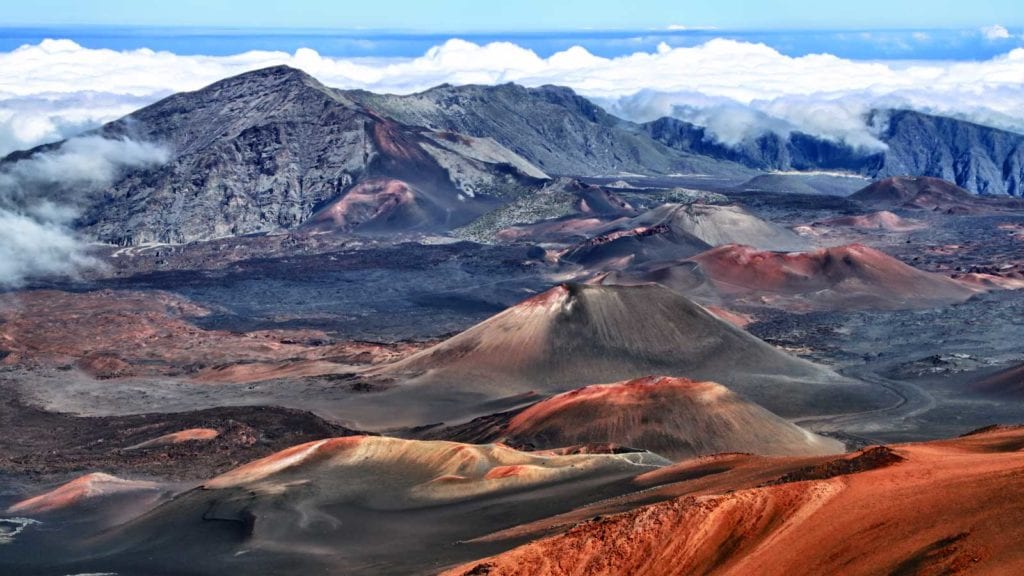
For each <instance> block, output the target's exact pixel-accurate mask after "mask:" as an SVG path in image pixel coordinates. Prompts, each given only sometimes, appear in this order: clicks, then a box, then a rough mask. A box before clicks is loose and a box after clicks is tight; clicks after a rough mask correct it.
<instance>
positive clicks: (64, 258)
mask: <svg viewBox="0 0 1024 576" xmlns="http://www.w3.org/2000/svg"><path fill="white" fill-rule="evenodd" d="M167 158H168V152H167V150H166V149H164V148H163V147H161V146H158V145H154V144H150V143H140V142H135V141H132V140H126V139H120V140H113V139H107V138H101V137H99V136H86V137H79V138H73V139H71V140H69V141H68V142H66V143H65V144H64V145H63V146H61V147H60V148H59V149H57V150H54V151H49V152H44V153H40V154H36V155H34V156H32V157H31V158H26V159H23V160H19V161H17V162H12V163H10V164H7V165H6V166H4V167H3V168H2V169H0V287H12V286H18V285H20V284H22V283H24V282H25V281H26V280H28V279H30V278H34V277H39V276H49V275H55V274H61V275H64V274H75V273H77V272H80V271H81V270H82V269H84V268H86V267H89V266H91V265H93V264H95V262H94V261H93V260H92V259H91V258H90V257H89V255H88V254H87V253H86V252H87V251H86V249H85V248H86V246H85V244H84V242H83V241H82V240H81V239H79V238H78V237H77V236H76V235H75V234H74V232H73V231H72V230H71V229H70V228H69V225H70V223H71V222H72V221H73V220H74V219H75V217H77V215H78V213H79V203H80V202H81V201H82V200H83V197H84V196H85V195H87V194H89V193H90V192H92V191H95V190H97V189H99V188H101V187H103V186H109V185H110V184H112V183H113V182H114V180H115V179H116V178H117V176H118V175H119V174H120V173H121V171H122V170H124V169H127V168H138V167H143V166H148V165H155V164H160V163H163V162H165V161H166V160H167Z"/></svg>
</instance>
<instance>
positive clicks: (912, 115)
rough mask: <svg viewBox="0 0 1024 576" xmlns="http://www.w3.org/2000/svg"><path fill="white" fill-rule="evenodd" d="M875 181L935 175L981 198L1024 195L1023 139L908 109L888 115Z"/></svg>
mask: <svg viewBox="0 0 1024 576" xmlns="http://www.w3.org/2000/svg"><path fill="white" fill-rule="evenodd" d="M881 139H882V141H883V142H885V143H886V144H887V145H888V146H889V150H888V151H887V152H886V153H885V157H884V162H883V164H882V165H881V166H880V167H879V169H878V171H877V172H875V173H874V174H872V176H877V177H884V176H900V175H914V176H934V177H937V178H942V179H943V180H949V181H951V182H955V183H956V184H957V185H958V186H961V187H963V188H966V189H968V190H970V191H971V192H976V193H979V194H992V195H1002V194H1009V195H1012V196H1021V195H1024V135H1021V134H1015V133H1013V132H1006V131H1003V130H997V129H995V128H990V127H988V126H981V125H978V124H972V123H970V122H964V121H962V120H957V119H955V118H945V117H942V116H930V115H927V114H921V113H918V112H912V111H909V110H900V111H893V112H889V113H888V122H887V127H886V128H885V130H884V131H883V132H882V134H881Z"/></svg>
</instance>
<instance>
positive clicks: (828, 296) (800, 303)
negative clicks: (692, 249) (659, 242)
mask: <svg viewBox="0 0 1024 576" xmlns="http://www.w3.org/2000/svg"><path fill="white" fill-rule="evenodd" d="M691 260H693V261H696V262H698V263H699V264H700V267H701V270H702V271H703V272H704V274H705V275H706V276H707V277H709V278H710V279H711V281H712V283H713V284H714V286H715V287H716V289H717V290H718V291H719V292H720V293H722V294H726V295H731V296H733V297H742V298H747V299H752V298H759V297H760V298H764V299H766V301H768V302H771V301H772V300H775V301H777V302H779V301H781V304H784V305H785V306H786V307H796V308H799V307H807V308H825V309H834V308H844V309H851V308H854V309H856V308H880V309H900V308H919V307H932V306H938V305H943V304H949V303H952V302H960V301H963V300H966V299H967V298H970V297H971V296H972V295H974V294H975V293H976V290H974V289H972V288H970V287H968V286H966V285H964V284H962V283H960V282H957V281H956V280H953V279H951V278H949V277H946V276H942V275H939V274H932V273H929V272H924V271H922V270H918V269H916V268H913V267H911V266H908V265H906V264H904V263H903V262H900V261H899V260H897V259H895V258H893V257H891V256H889V255H887V254H885V253H884V252H881V251H879V250H876V249H874V248H869V247H867V246H863V245H860V244H851V245H848V246H839V247H836V248H822V249H819V250H815V251H812V252H790V253H782V252H762V251H759V250H755V249H753V248H751V247H749V246H739V245H729V246H721V247H718V248H714V249H712V250H709V251H707V252H704V253H702V254H699V255H697V256H694V257H693V258H692V259H691Z"/></svg>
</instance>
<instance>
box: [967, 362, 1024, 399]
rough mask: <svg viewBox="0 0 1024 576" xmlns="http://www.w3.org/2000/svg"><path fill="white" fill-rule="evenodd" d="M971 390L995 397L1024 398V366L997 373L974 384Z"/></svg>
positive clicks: (1020, 365) (1012, 367)
mask: <svg viewBox="0 0 1024 576" xmlns="http://www.w3.org/2000/svg"><path fill="white" fill-rule="evenodd" d="M971 388H972V389H974V390H977V391H979V392H984V393H987V394H992V395H994V396H1012V397H1018V398H1019V397H1021V396H1024V364H1018V365H1017V366H1011V367H1010V368H1007V369H1005V370H1001V371H999V372H996V373H995V374H992V375H991V376H988V377H986V378H983V379H981V380H979V381H978V382H976V383H974V385H972V386H971Z"/></svg>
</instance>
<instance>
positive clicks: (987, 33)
mask: <svg viewBox="0 0 1024 576" xmlns="http://www.w3.org/2000/svg"><path fill="white" fill-rule="evenodd" d="M981 35H982V36H984V37H985V39H986V40H1007V39H1009V38H1010V31H1009V30H1007V29H1006V27H1005V26H1000V25H999V24H993V25H992V26H985V27H983V28H982V29H981Z"/></svg>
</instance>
